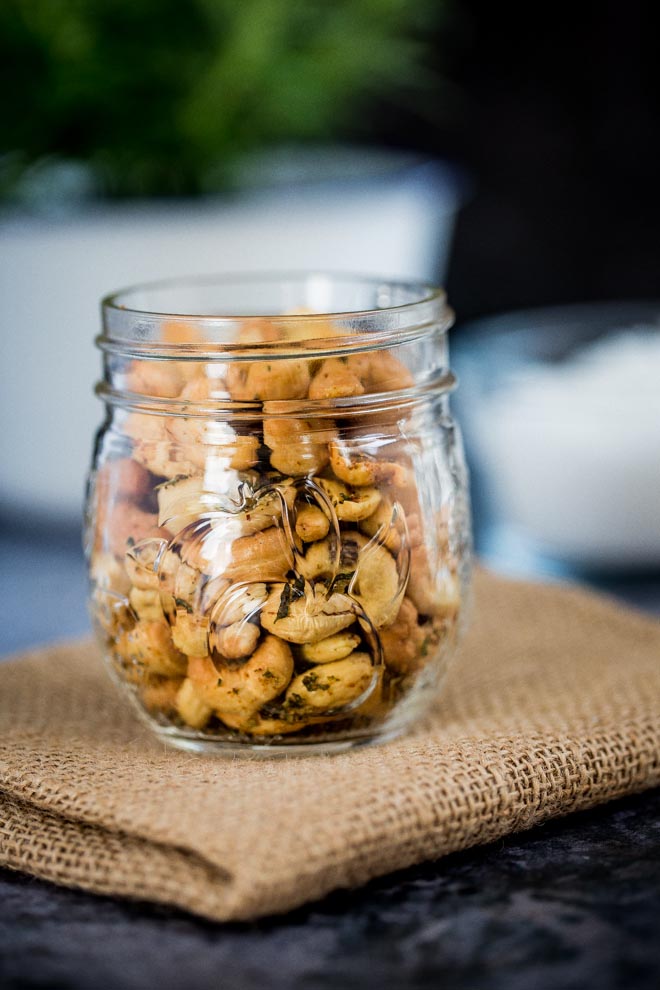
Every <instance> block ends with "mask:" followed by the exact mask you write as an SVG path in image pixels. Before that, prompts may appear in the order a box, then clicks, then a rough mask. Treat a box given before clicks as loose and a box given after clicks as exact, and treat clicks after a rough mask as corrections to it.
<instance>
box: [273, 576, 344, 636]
mask: <svg viewBox="0 0 660 990" xmlns="http://www.w3.org/2000/svg"><path fill="white" fill-rule="evenodd" d="M287 589H288V591H287ZM290 594H291V588H290V586H289V585H275V586H274V588H273V590H272V591H271V593H270V595H269V596H268V599H267V601H266V603H265V605H264V607H263V609H262V612H261V625H262V626H263V627H264V629H267V630H268V632H272V633H274V634H275V635H276V636H281V637H282V639H286V640H287V642H289V643H317V642H318V641H319V640H320V639H327V637H328V636H332V635H334V633H338V632H340V631H341V630H342V629H346V628H347V627H348V626H350V625H351V624H352V623H353V622H355V618H356V611H355V603H354V602H352V601H351V599H350V598H348V597H347V596H346V595H341V594H338V593H334V594H332V595H330V596H328V595H327V594H326V591H325V589H324V588H321V587H319V586H317V587H315V588H314V589H313V591H312V592H310V593H309V594H306V595H302V596H301V597H299V598H293V600H292V599H291V597H288V596H290ZM287 598H288V600H287Z"/></svg>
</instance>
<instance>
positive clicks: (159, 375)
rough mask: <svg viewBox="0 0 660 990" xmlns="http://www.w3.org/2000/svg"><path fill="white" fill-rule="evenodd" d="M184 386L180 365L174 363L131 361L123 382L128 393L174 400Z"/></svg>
mask: <svg viewBox="0 0 660 990" xmlns="http://www.w3.org/2000/svg"><path fill="white" fill-rule="evenodd" d="M183 385H184V378H183V375H182V374H181V368H180V364H179V363H178V362H174V361H133V362H132V364H131V367H130V368H129V370H128V372H127V374H126V378H125V381H124V387H125V388H126V389H127V390H128V391H129V392H136V393H137V394H138V395H151V396H158V397H159V398H163V399H174V398H175V397H176V396H177V395H178V394H179V392H180V391H181V389H182V388H183Z"/></svg>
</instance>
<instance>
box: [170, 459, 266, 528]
mask: <svg viewBox="0 0 660 990" xmlns="http://www.w3.org/2000/svg"><path fill="white" fill-rule="evenodd" d="M216 502H217V496H216V495H215V493H214V492H212V491H209V489H208V486H207V483H206V480H205V478H204V477H202V476H201V475H199V474H196V475H193V476H192V477H188V478H184V477H178V478H172V479H171V481H167V482H164V483H163V484H162V485H159V487H158V518H159V519H160V520H161V525H162V524H163V523H164V522H165V521H168V520H169V522H170V526H171V527H172V528H173V529H174V530H175V531H176V532H180V530H181V529H183V528H184V527H185V526H187V525H189V524H190V523H194V522H196V521H197V520H198V519H200V517H202V516H204V515H205V514H206V513H209V514H211V518H212V520H213V525H216V526H226V527H227V528H231V530H232V533H233V535H236V536H249V535H250V534H252V533H257V532H259V531H260V530H262V529H268V527H269V526H272V525H273V524H274V523H275V522H276V521H277V520H278V519H279V518H280V516H281V514H282V508H281V502H280V499H279V497H278V495H277V493H275V492H271V493H269V494H267V495H263V496H262V497H261V498H259V499H258V500H257V501H256V503H255V504H254V505H253V506H251V507H250V508H246V509H245V510H243V511H242V512H235V513H230V512H227V514H226V515H221V516H219V515H214V514H215V513H217V509H216V507H215V506H216Z"/></svg>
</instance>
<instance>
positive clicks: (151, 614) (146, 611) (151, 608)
mask: <svg viewBox="0 0 660 990" xmlns="http://www.w3.org/2000/svg"><path fill="white" fill-rule="evenodd" d="M128 600H129V602H130V603H131V608H132V609H133V611H134V612H135V614H136V615H137V617H138V619H141V620H143V621H144V622H160V621H162V619H163V609H162V607H161V604H160V596H159V594H158V589H155V590H154V589H153V588H131V590H130V593H129V596H128Z"/></svg>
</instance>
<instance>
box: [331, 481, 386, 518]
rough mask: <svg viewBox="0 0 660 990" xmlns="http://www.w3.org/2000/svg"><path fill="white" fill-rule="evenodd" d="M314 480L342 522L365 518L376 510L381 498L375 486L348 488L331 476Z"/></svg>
mask: <svg viewBox="0 0 660 990" xmlns="http://www.w3.org/2000/svg"><path fill="white" fill-rule="evenodd" d="M315 480H316V481H317V483H318V484H319V485H320V486H321V488H322V489H323V491H324V492H325V493H326V495H327V496H328V498H329V499H330V501H331V502H332V504H333V506H334V508H335V512H336V513H337V518H338V519H340V520H341V521H343V522H358V521H359V520H360V519H366V518H367V516H370V515H372V514H373V513H374V512H375V511H376V508H377V507H378V504H379V502H380V499H381V496H380V492H379V491H378V489H377V488H349V487H348V486H347V485H345V484H342V482H341V481H335V480H334V479H331V478H316V479H315Z"/></svg>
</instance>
